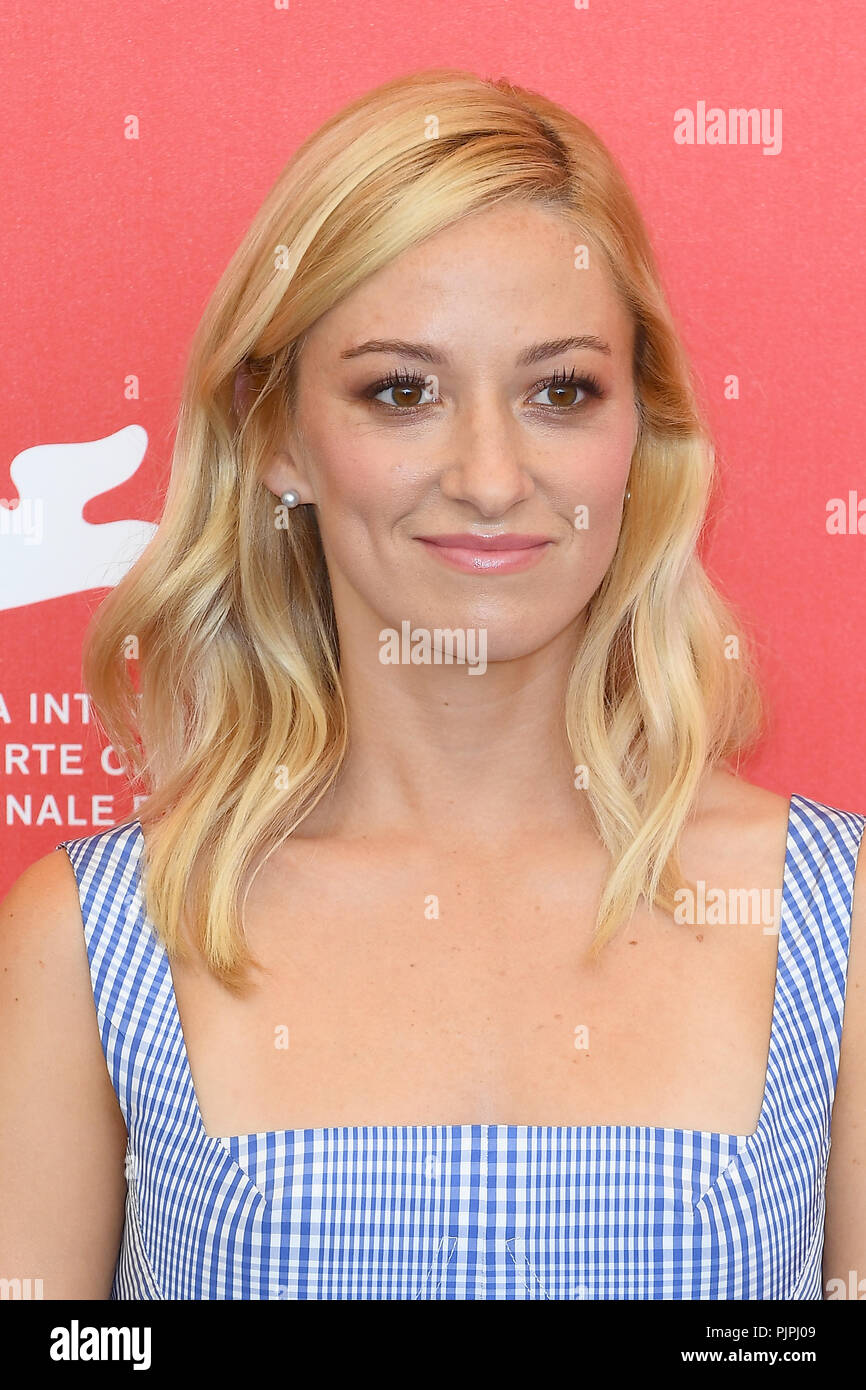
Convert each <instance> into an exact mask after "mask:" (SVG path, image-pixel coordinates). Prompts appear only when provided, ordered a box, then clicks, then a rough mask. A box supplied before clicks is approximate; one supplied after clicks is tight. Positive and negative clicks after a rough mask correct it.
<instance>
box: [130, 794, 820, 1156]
mask: <svg viewBox="0 0 866 1390" xmlns="http://www.w3.org/2000/svg"><path fill="white" fill-rule="evenodd" d="M800 799H801V798H800V796H799V794H798V793H796V792H792V793H791V795H790V796H789V797H788V813H787V820H786V830H785V859H784V863H783V866H782V884H781V894H782V897H781V912H780V916H779V929H778V931H777V933H776V969H775V974H774V977H773V1012H772V1018H771V1021H770V1039H769V1044H768V1048H767V1065H766V1069H765V1071H764V1089H763V1092H762V1095H761V1108H760V1111H759V1113H758V1119H757V1123H756V1125H755V1128H754V1130H753V1131H752V1132H751V1133H750V1134H730V1133H727V1132H726V1131H723V1130H714V1129H688V1128H682V1127H681V1126H678V1125H677V1126H672V1125H638V1124H580V1125H543V1124H520V1123H510V1122H506V1123H501V1122H499V1123H492V1124H487V1123H484V1122H483V1121H468V1122H466V1123H463V1124H460V1123H457V1124H453V1123H448V1122H441V1121H432V1122H430V1123H410V1124H376V1123H375V1122H371V1123H365V1124H353V1125H318V1126H314V1127H312V1128H311V1127H301V1128H294V1129H293V1128H291V1127H290V1128H287V1129H260V1130H251V1131H249V1132H248V1133H245V1134H229V1135H222V1134H208V1132H207V1127H206V1125H205V1122H204V1116H203V1114H202V1109H201V1106H200V1105H199V1100H198V1093H197V1092H196V1089H195V1080H194V1078H193V1074H192V1067H191V1066H190V1060H189V1053H188V1052H187V1047H186V1038H185V1036H184V1031H183V1023H182V1021H181V1017H180V1009H179V1007H178V1002H177V995H176V993H175V988H174V977H173V975H172V973H171V962H170V961H169V958H168V953H167V951H166V949H165V946H164V944H163V943H162V940H161V939H160V938H159V937H158V936H157V941H158V944H159V947H160V949H161V953H162V964H163V968H164V970H165V974H166V977H167V978H166V981H165V983H166V985H167V992H168V1006H169V1011H170V1022H171V1026H172V1030H173V1031H174V1032H175V1033H176V1035H177V1037H178V1038H179V1041H180V1062H181V1068H182V1074H183V1080H184V1083H185V1085H186V1087H187V1088H188V1090H189V1094H190V1098H191V1101H192V1106H193V1110H194V1117H193V1118H194V1123H195V1125H196V1128H197V1130H198V1131H199V1134H200V1136H201V1137H203V1138H204V1139H206V1140H207V1142H208V1143H210V1144H219V1145H221V1146H222V1147H223V1148H227V1146H229V1145H237V1144H243V1143H248V1142H250V1141H252V1140H256V1141H258V1140H269V1139H274V1140H284V1141H285V1140H288V1139H291V1140H292V1141H293V1143H297V1142H298V1141H299V1140H300V1141H305V1140H307V1139H309V1138H314V1137H319V1136H320V1137H324V1136H325V1135H329V1134H339V1133H342V1132H348V1133H349V1134H353V1135H358V1134H362V1133H365V1132H370V1131H374V1130H376V1131H379V1132H384V1133H386V1134H390V1135H397V1134H399V1133H400V1132H401V1131H403V1130H410V1131H412V1132H413V1133H416V1134H421V1133H424V1132H426V1133H432V1132H434V1131H446V1132H448V1133H450V1134H456V1133H458V1132H460V1131H465V1130H481V1131H482V1132H485V1133H490V1132H491V1131H498V1132H502V1131H508V1130H517V1131H519V1132H521V1133H525V1134H526V1135H530V1134H541V1133H544V1132H547V1133H549V1134H569V1135H573V1136H578V1135H587V1136H589V1135H595V1134H612V1135H617V1134H625V1133H627V1132H631V1133H633V1134H666V1135H685V1136H690V1137H692V1138H695V1139H718V1140H728V1141H731V1142H733V1143H735V1144H736V1145H737V1146H738V1148H742V1147H745V1146H746V1145H747V1144H749V1143H754V1142H755V1140H757V1139H758V1137H759V1135H760V1134H761V1133H762V1131H763V1126H764V1120H765V1117H766V1114H767V1110H768V1108H769V1100H770V1082H771V1080H772V1071H773V1063H774V1060H775V1052H776V1049H777V1047H778V1042H779V1033H780V1031H781V1026H782V1025H781V1003H780V995H779V974H780V969H781V964H782V937H783V935H784V934H785V932H786V929H787V924H786V898H787V896H788V886H789V880H790V875H791V870H792V850H793V811H794V803H795V801H799V800H800ZM139 848H140V852H143V850H144V833H143V831H142V830H141V826H140V825H139ZM148 920H149V919H148ZM151 928H152V929H153V930H154V931H155V929H154V928H153V924H152V923H151Z"/></svg>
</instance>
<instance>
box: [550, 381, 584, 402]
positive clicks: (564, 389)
mask: <svg viewBox="0 0 866 1390" xmlns="http://www.w3.org/2000/svg"><path fill="white" fill-rule="evenodd" d="M542 390H544V391H547V392H548V393H549V396H550V399H549V401H548V402H547V403H548V404H549V405H558V406H569V405H575V404H576V401H577V394H578V392H579V391H580V387H579V386H577V385H576V384H575V383H574V382H571V381H570V382H566V383H565V385H562V386H557V385H553V384H552V385H550V386H545V387H543V388H542Z"/></svg>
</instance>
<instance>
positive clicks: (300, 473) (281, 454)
mask: <svg viewBox="0 0 866 1390" xmlns="http://www.w3.org/2000/svg"><path fill="white" fill-rule="evenodd" d="M261 476H262V482H263V483H264V484H265V487H267V488H270V490H271V492H273V493H274V494H275V496H277V497H282V495H283V493H284V492H287V491H288V489H289V488H292V489H293V490H294V491H295V492H297V493H298V495H299V496H300V499H301V502H314V501H315V498H314V497H313V493H312V489H311V487H310V483H309V479H308V478H307V475H306V472H305V471H304V469H302V468H299V467H298V465H297V462H296V457H295V454H294V453H292V452H289V451H288V450H287V449H278V450H276V451H275V452H274V453H273V454H272V455H271V459H270V462H269V463H268V466H267V468H265V469H264V471H263V472H262V475H261Z"/></svg>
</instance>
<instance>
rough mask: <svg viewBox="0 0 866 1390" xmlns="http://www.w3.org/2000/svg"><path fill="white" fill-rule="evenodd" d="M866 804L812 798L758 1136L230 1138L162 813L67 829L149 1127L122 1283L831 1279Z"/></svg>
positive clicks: (802, 819) (134, 1127) (373, 1287)
mask: <svg viewBox="0 0 866 1390" xmlns="http://www.w3.org/2000/svg"><path fill="white" fill-rule="evenodd" d="M864 825H866V816H863V815H857V814H854V813H851V812H845V811H840V810H836V809H833V808H830V807H828V806H825V805H823V804H822V803H820V802H816V801H812V800H809V799H807V798H806V797H803V796H797V795H795V796H793V797H792V798H791V809H790V815H789V819H788V837H787V847H786V856H785V870H784V884H783V894H782V915H781V922H780V927H779V943H778V958H777V969H776V984H775V998H774V1006H773V1016H772V1031H771V1038H770V1050H769V1059H768V1066H767V1073H766V1083H765V1091H764V1096H763V1103H762V1107H761V1113H760V1118H759V1121H758V1127H757V1129H756V1130H755V1132H754V1134H750V1135H743V1134H715V1133H711V1132H708V1131H703V1130H682V1129H664V1128H658V1127H654V1126H649V1125H521V1124H492V1125H491V1124H464V1125H448V1124H426V1125H425V1124H422V1125H370V1124H365V1125H355V1126H349V1127H346V1126H341V1127H334V1128H324V1129H294V1130H286V1131H280V1132H275V1133H261V1134H242V1135H232V1136H230V1137H226V1138H214V1137H209V1136H208V1135H207V1134H206V1132H205V1127H204V1124H203V1121H202V1116H201V1112H200V1111H199V1107H198V1103H197V1100H196V1095H195V1089H194V1086H193V1081H192V1076H191V1073H190V1067H189V1061H188V1058H187V1055H186V1050H185V1046H184V1039H183V1033H182V1030H181V1024H180V1017H179V1014H178V1009H177V1002H176V999H175V994H174V989H173V986H172V977H171V971H170V969H169V963H168V957H167V955H166V952H165V949H164V947H163V946H162V944H161V943H160V941H159V939H158V937H157V935H156V933H155V931H154V929H153V925H152V923H151V922H150V920H149V919H148V917H147V916H146V914H145V912H144V907H143V903H142V897H141V892H140V879H139V861H140V858H141V855H142V850H143V844H144V842H143V836H142V832H141V826H140V824H139V822H138V821H137V820H136V821H132V822H128V823H126V824H125V825H123V826H119V827H115V828H113V829H111V830H105V831H102V832H100V833H97V834H94V835H89V836H86V837H84V838H81V839H76V840H65V841H63V842H62V843H63V847H64V848H65V849H66V851H67V853H68V855H69V858H70V860H71V863H72V866H73V869H74V871H75V876H76V879H77V881H78V888H79V894H80V899H81V907H82V918H83V922H84V930H85V935H86V940H87V953H88V957H89V961H90V973H91V979H92V983H93V993H94V999H95V1003H96V1010H97V1016H98V1019H99V1026H100V1032H101V1036H102V1045H103V1049H104V1052H105V1057H106V1061H107V1064H108V1070H109V1073H110V1076H111V1079H112V1082H113V1085H114V1089H115V1091H116V1093H117V1096H118V1100H119V1103H120V1107H121V1110H122V1112H123V1116H124V1119H125V1120H126V1126H127V1131H128V1136H129V1140H128V1150H127V1160H126V1175H127V1184H128V1192H127V1199H126V1219H125V1224H124V1230H123V1237H122V1242H121V1248H120V1253H119V1258H118V1263H117V1268H116V1271H115V1276H114V1282H113V1287H112V1291H111V1297H112V1298H117V1299H221V1298H222V1299H234V1298H241V1299H365V1298H366V1299H410V1298H418V1299H500V1298H502V1299H529V1298H542V1299H632V1298H633V1299H698V1298H710V1299H715V1298H718V1299H759V1298H760V1299H764V1298H766V1299H801V1298H803V1299H816V1298H821V1297H822V1274H821V1257H822V1248H823V1237H824V1180H825V1173H826V1166H827V1158H828V1153H829V1147H830V1113H831V1108H832V1103H833V1096H834V1092H835V1085H836V1073H837V1066H838V1060H839V1050H840V1041H841V1028H842V1015H843V1009H844V1002H845V982H846V973H847V961H848V938H849V930H850V923H851V904H852V894H853V881H854V872H855V867H856V859H857V853H858V848H859V843H860V839H861V837H862V834H863V830H864Z"/></svg>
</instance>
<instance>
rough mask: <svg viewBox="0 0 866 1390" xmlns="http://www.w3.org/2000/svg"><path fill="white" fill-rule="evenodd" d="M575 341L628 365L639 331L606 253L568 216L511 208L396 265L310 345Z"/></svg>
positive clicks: (329, 317)
mask: <svg viewBox="0 0 866 1390" xmlns="http://www.w3.org/2000/svg"><path fill="white" fill-rule="evenodd" d="M583 246H586V248H587V249H586V254H585V255H581V254H579V253H580V250H581V247H583ZM578 333H596V334H597V335H598V336H599V337H603V338H605V339H606V340H607V341H608V342H609V343H610V344H611V348H612V349H613V355H614V356H615V357H621V356H622V357H627V358H628V359H629V361H630V355H631V351H632V343H633V324H632V320H631V316H630V314H629V313H628V311H627V310H626V308H625V306H624V305H623V303H622V300H621V298H620V296H619V294H618V293H617V290H616V287H615V285H614V282H613V278H612V276H611V274H610V271H609V269H608V266H607V263H606V260H605V258H604V256H603V253H602V252H601V250H600V249H599V248H598V247H597V246H596V245H594V244H592V243H589V244H588V245H587V243H586V241H585V238H583V237H582V235H581V234H580V233H579V232H578V230H577V229H576V227H575V226H574V224H573V223H572V222H570V221H569V220H568V218H567V217H566V216H565V215H563V214H562V213H558V212H555V211H551V210H548V209H547V208H541V207H539V206H537V205H534V204H521V203H518V202H505V203H501V204H498V205H497V206H495V207H493V208H485V209H483V210H481V211H479V212H473V213H470V214H468V215H467V216H465V217H463V218H461V219H460V220H459V221H457V222H454V223H452V224H451V225H450V226H448V227H445V228H443V229H442V230H441V231H438V232H435V233H434V234H433V235H431V236H429V237H427V238H425V239H424V240H423V241H421V242H418V243H417V244H416V245H414V246H411V247H409V248H407V249H406V250H405V251H403V252H401V253H400V254H399V255H397V256H395V257H394V259H393V260H392V261H390V262H389V263H388V264H387V265H385V266H383V267H382V268H381V269H379V270H377V271H376V272H374V274H372V275H370V276H368V277H367V279H365V280H363V281H362V282H361V283H360V284H359V285H357V286H356V287H355V288H354V289H353V290H352V291H351V292H350V293H349V294H348V295H346V296H345V298H344V299H342V300H341V301H340V302H339V303H338V304H336V305H335V306H334V307H333V308H332V309H330V310H329V311H328V312H327V313H326V314H323V315H322V317H321V318H320V319H318V320H317V322H316V323H315V324H314V325H313V326H312V328H311V329H310V330H309V332H308V333H307V335H306V338H307V343H308V345H309V348H310V349H312V354H313V355H317V354H318V352H325V353H327V352H334V353H339V352H341V351H343V350H344V349H345V348H346V347H347V346H350V345H351V343H352V342H356V341H357V342H360V341H362V340H365V339H369V338H373V337H381V338H401V339H406V340H423V341H424V342H434V341H435V342H437V343H440V344H441V345H442V346H443V348H445V350H446V351H447V350H448V349H449V347H450V348H451V349H453V351H455V352H460V353H463V352H466V351H468V352H470V353H471V352H473V351H481V350H484V351H485V353H487V352H488V351H489V350H490V349H491V348H495V347H497V346H499V347H500V348H502V349H503V350H505V349H508V350H510V349H511V346H512V345H513V344H515V343H517V344H520V345H522V344H524V343H527V342H531V341H536V340H537V341H540V340H542V339H551V338H560V337H561V338H565V337H568V336H571V335H573V334H578Z"/></svg>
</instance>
